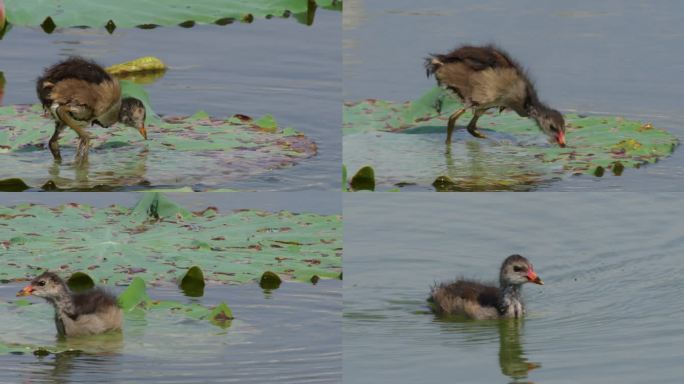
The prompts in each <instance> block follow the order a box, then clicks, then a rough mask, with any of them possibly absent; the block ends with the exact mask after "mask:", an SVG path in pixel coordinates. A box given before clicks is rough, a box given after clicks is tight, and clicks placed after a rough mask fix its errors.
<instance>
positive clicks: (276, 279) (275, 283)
mask: <svg viewBox="0 0 684 384" xmlns="http://www.w3.org/2000/svg"><path fill="white" fill-rule="evenodd" d="M282 282H283V280H281V279H280V276H278V275H277V274H276V273H273V272H271V271H266V272H264V273H263V275H261V279H259V286H260V287H261V289H268V290H273V289H278V288H279V287H280V284H282Z"/></svg>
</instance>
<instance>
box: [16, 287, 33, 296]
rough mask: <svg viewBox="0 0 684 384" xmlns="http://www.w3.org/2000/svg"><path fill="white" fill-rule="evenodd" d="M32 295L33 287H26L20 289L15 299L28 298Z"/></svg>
mask: <svg viewBox="0 0 684 384" xmlns="http://www.w3.org/2000/svg"><path fill="white" fill-rule="evenodd" d="M32 293H33V286H32V285H27V286H26V287H24V289H22V290H21V291H19V292H17V297H21V296H30V295H31V294H32Z"/></svg>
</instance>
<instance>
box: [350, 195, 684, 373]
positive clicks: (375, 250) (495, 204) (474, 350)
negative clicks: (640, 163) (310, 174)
mask: <svg viewBox="0 0 684 384" xmlns="http://www.w3.org/2000/svg"><path fill="white" fill-rule="evenodd" d="M388 196H389V195H387V194H360V195H357V194H346V195H345V196H344V210H345V211H344V214H345V217H344V219H345V255H344V257H345V260H344V268H345V282H344V321H343V344H344V381H345V382H347V383H355V384H357V383H398V382H401V383H412V382H415V383H426V382H430V383H433V382H459V383H488V384H491V383H507V382H528V381H529V382H535V383H607V382H620V383H643V382H648V383H673V382H678V381H680V379H681V377H682V375H684V370H683V369H682V368H681V361H682V359H684V352H683V351H682V348H681V347H680V346H681V344H682V343H683V342H684V336H683V335H684V303H683V302H682V301H681V300H677V299H675V297H676V296H677V294H678V292H679V291H680V290H681V289H680V287H681V284H682V276H683V275H684V264H682V262H681V260H682V258H681V255H682V254H684V237H683V236H682V232H681V228H682V227H683V226H684V219H682V217H684V204H683V203H684V200H683V199H682V197H681V196H678V195H677V194H650V195H645V194H631V193H621V194H617V195H616V194H605V193H574V194H569V193H554V194H539V193H533V194H523V195H519V194H512V193H474V194H472V193H471V194H458V195H453V194H438V195H436V196H431V197H430V198H429V199H424V198H422V197H423V196H419V195H418V194H415V193H411V194H406V195H404V194H391V197H392V198H391V199H390V198H388ZM513 253H520V254H522V255H525V256H527V257H528V258H529V259H530V260H531V261H532V263H534V266H535V269H536V270H537V272H538V273H539V275H540V276H541V277H542V279H543V280H544V282H545V285H543V286H538V285H532V284H528V285H526V286H525V287H524V288H523V296H524V297H525V299H526V303H527V309H528V316H527V318H526V319H524V321H514V320H513V321H445V320H443V319H440V318H437V317H435V316H434V315H432V314H431V313H430V312H429V310H428V307H427V305H426V301H425V299H426V298H427V296H428V293H429V291H430V287H431V286H432V285H433V284H434V283H435V282H439V281H444V280H452V279H455V278H457V277H466V278H474V279H480V280H484V281H486V282H495V281H496V280H497V278H498V270H499V266H500V264H501V262H502V261H503V259H504V258H505V257H506V256H508V255H510V254H513Z"/></svg>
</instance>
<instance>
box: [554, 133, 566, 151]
mask: <svg viewBox="0 0 684 384" xmlns="http://www.w3.org/2000/svg"><path fill="white" fill-rule="evenodd" d="M556 141H557V142H558V145H559V146H560V147H561V148H565V132H563V131H560V132H558V134H557V135H556Z"/></svg>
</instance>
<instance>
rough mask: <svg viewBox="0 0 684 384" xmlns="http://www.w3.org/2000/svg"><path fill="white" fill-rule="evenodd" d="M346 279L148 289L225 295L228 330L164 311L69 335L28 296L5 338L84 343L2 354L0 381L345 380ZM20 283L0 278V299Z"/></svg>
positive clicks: (167, 294)
mask: <svg viewBox="0 0 684 384" xmlns="http://www.w3.org/2000/svg"><path fill="white" fill-rule="evenodd" d="M341 286H342V284H341V282H340V281H335V280H323V281H320V282H319V283H318V285H316V286H313V285H310V284H301V283H284V284H283V285H281V287H280V288H279V289H277V290H275V291H272V292H270V293H269V292H265V291H263V290H262V289H261V288H259V286H257V285H254V284H247V285H241V286H209V287H207V289H206V290H205V295H204V297H202V298H200V299H192V298H185V297H183V295H182V294H181V293H180V292H178V291H177V290H176V289H169V288H166V289H163V288H160V289H152V290H148V293H149V295H150V296H151V297H152V298H155V299H162V300H179V301H183V302H187V303H192V302H199V303H202V304H204V305H215V304H217V303H219V302H221V301H225V302H227V303H228V304H229V305H230V307H231V309H232V310H233V314H234V316H235V318H236V319H235V320H233V322H232V324H231V326H230V327H229V328H228V329H226V330H223V329H221V328H219V327H216V326H214V325H211V324H210V323H208V322H206V321H201V320H193V319H189V318H186V317H183V316H182V315H177V314H174V315H171V314H168V313H165V312H162V313H148V314H147V315H146V316H145V317H136V316H126V320H125V324H124V332H123V337H119V338H116V337H111V336H110V335H107V336H109V338H102V336H96V337H90V338H89V337H85V338H77V339H74V340H67V342H66V343H65V342H61V343H59V342H57V341H56V337H55V329H54V322H53V320H52V308H51V307H50V306H49V305H48V304H47V303H45V302H43V300H40V299H30V301H31V302H32V303H33V305H30V306H28V307H20V310H18V309H16V308H15V309H14V310H10V311H3V312H2V314H0V317H2V324H3V336H2V337H0V339H1V340H2V342H20V343H28V344H34V345H44V346H54V345H61V346H67V347H71V348H75V349H80V350H82V351H83V352H81V353H62V354H56V355H48V356H45V357H37V356H34V355H33V354H21V355H2V356H0V364H2V367H3V369H2V370H0V382H3V383H6V382H25V383H28V382H30V383H43V382H49V383H66V382H69V383H92V382H104V383H119V382H137V383H143V382H161V381H163V382H165V383H207V382H213V383H252V382H253V383H265V382H279V383H338V382H340V381H341V375H342V372H341V371H342V351H341V330H340V327H341V325H340V323H341V315H340V314H341V311H342V308H341V305H342V292H341ZM20 287H21V286H20V285H18V284H5V285H1V286H0V301H1V302H7V301H13V300H15V298H14V294H15V293H16V292H17V291H18V290H19V289H20ZM27 317H28V318H30V321H27ZM8 330H9V331H10V332H8ZM98 338H99V339H98ZM103 340H106V341H105V342H103ZM89 341H90V342H89Z"/></svg>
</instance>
